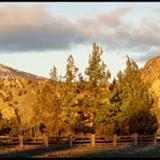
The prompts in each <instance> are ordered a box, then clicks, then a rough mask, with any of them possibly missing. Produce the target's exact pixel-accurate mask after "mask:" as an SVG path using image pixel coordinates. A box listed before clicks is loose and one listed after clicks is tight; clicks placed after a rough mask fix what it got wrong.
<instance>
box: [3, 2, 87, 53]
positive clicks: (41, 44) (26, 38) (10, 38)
mask: <svg viewBox="0 0 160 160" xmlns="http://www.w3.org/2000/svg"><path fill="white" fill-rule="evenodd" d="M0 21H1V23H0V51H1V52H18V51H43V50H52V49H66V48H69V47H70V46H71V45H73V44H75V43H81V42H83V41H85V40H86V39H87V37H86V35H85V34H84V33H82V32H81V31H80V30H79V29H78V28H77V27H76V26H75V25H74V24H72V23H71V22H70V21H69V20H67V19H65V18H57V17H55V16H54V15H52V14H51V13H50V12H49V11H48V10H47V9H46V8H45V7H44V6H42V5H34V6H22V7H19V6H15V5H5V6H3V7H1V8H0Z"/></svg>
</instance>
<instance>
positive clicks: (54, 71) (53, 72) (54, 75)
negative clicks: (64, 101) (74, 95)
mask: <svg viewBox="0 0 160 160" xmlns="http://www.w3.org/2000/svg"><path fill="white" fill-rule="evenodd" d="M49 75H50V78H51V79H52V80H54V81H57V80H58V75H57V68H56V67H55V66H53V68H52V69H51V70H50V73H49Z"/></svg>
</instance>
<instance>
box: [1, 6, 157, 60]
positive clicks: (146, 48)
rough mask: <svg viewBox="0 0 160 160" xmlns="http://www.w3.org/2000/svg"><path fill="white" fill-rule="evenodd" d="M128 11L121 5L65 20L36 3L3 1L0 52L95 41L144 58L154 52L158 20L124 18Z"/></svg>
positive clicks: (105, 46) (48, 47)
mask: <svg viewBox="0 0 160 160" xmlns="http://www.w3.org/2000/svg"><path fill="white" fill-rule="evenodd" d="M157 10H158V9H157ZM132 11H133V9H132V8H130V7H122V8H117V9H114V10H110V11H107V12H104V13H99V14H97V15H94V16H92V15H91V17H87V16H86V17H79V18H77V19H76V20H75V21H69V19H67V18H65V17H58V16H55V15H53V14H51V12H50V11H49V10H47V8H46V7H45V6H44V5H40V4H39V5H33V6H21V7H20V6H16V5H4V6H2V7H0V21H1V23H0V53H8V52H9V53H12V52H13V53H14V52H22V51H46V50H64V49H69V48H71V47H72V46H75V45H77V44H85V43H88V44H89V45H90V43H92V42H93V41H95V42H98V43H99V44H100V45H102V46H103V47H104V48H105V49H106V50H108V51H114V50H118V51H121V52H125V54H126V52H127V51H130V52H135V53H139V56H137V57H136V59H137V60H139V61H145V60H146V58H148V57H149V56H150V55H151V53H152V52H153V54H155V55H156V54H158V50H159V46H160V20H159V19H156V18H149V17H148V18H142V19H141V20H140V21H137V23H134V22H132V21H131V20H128V21H127V20H126V19H125V18H124V17H125V15H128V14H130V13H132ZM133 16H134V15H133ZM153 48H157V50H154V49H153ZM153 54H152V55H153Z"/></svg>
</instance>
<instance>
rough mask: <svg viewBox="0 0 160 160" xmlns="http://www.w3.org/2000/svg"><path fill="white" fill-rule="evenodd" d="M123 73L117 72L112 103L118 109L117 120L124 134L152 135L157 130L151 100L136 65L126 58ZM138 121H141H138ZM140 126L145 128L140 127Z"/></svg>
mask: <svg viewBox="0 0 160 160" xmlns="http://www.w3.org/2000/svg"><path fill="white" fill-rule="evenodd" d="M126 65H127V67H126V69H125V71H124V73H122V72H119V74H118V84H117V87H116V96H115V97H116V98H117V99H118V101H116V100H115V99H114V103H115V104H116V105H117V106H118V107H119V109H120V114H119V120H120V123H121V130H122V131H123V133H124V134H131V133H134V132H137V133H140V134H146V133H153V132H155V131H156V129H157V120H156V118H155V115H154V113H152V112H151V108H152V107H153V98H152V97H151V95H150V94H149V92H148V88H147V86H146V85H145V84H144V83H143V81H142V79H141V72H140V69H139V68H138V66H137V64H136V63H135V62H134V61H133V60H131V59H130V58H129V57H127V62H126ZM139 119H143V121H140V120H139ZM141 126H145V127H143V129H142V127H141Z"/></svg>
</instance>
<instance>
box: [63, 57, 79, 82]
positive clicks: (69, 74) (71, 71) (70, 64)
mask: <svg viewBox="0 0 160 160" xmlns="http://www.w3.org/2000/svg"><path fill="white" fill-rule="evenodd" d="M77 71H78V68H77V67H76V66H75V65H74V59H73V57H72V55H69V57H68V59H67V65H66V74H65V81H66V82H67V83H71V82H73V81H74V80H75V78H76V73H77Z"/></svg>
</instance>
